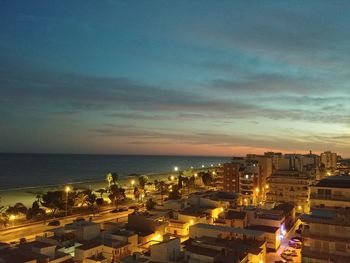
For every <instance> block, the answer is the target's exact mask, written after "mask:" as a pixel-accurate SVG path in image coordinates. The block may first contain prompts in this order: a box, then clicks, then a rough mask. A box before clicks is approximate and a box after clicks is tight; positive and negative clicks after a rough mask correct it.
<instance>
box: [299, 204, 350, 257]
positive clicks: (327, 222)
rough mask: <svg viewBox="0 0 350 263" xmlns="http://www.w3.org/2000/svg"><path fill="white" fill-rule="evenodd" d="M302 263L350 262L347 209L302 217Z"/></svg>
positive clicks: (325, 211)
mask: <svg viewBox="0 0 350 263" xmlns="http://www.w3.org/2000/svg"><path fill="white" fill-rule="evenodd" d="M300 219H301V221H302V223H303V224H304V228H303V232H302V236H303V238H304V243H303V247H302V252H301V254H302V262H305V263H316V262H317V263H329V262H333V263H345V262H350V211H349V210H346V209H321V210H318V209H316V210H313V211H312V213H311V214H304V215H302V216H301V218H300Z"/></svg>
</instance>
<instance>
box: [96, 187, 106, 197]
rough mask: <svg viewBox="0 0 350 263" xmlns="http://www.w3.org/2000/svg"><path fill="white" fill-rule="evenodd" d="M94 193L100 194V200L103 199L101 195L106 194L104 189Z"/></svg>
mask: <svg viewBox="0 0 350 263" xmlns="http://www.w3.org/2000/svg"><path fill="white" fill-rule="evenodd" d="M96 192H97V193H99V194H100V197H101V198H102V197H103V194H105V193H107V191H106V189H104V188H101V189H98V190H97V191H96Z"/></svg>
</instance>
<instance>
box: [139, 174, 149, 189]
mask: <svg viewBox="0 0 350 263" xmlns="http://www.w3.org/2000/svg"><path fill="white" fill-rule="evenodd" d="M138 179H139V185H140V187H141V188H142V189H144V188H145V185H146V184H147V182H148V181H149V179H148V176H147V175H141V176H140V177H139V178H138Z"/></svg>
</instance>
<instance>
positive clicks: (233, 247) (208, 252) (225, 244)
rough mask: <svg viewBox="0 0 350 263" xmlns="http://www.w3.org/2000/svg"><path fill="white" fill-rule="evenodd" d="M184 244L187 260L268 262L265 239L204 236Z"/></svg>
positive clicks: (234, 262) (241, 262) (235, 262)
mask: <svg viewBox="0 0 350 263" xmlns="http://www.w3.org/2000/svg"><path fill="white" fill-rule="evenodd" d="M183 244H184V251H185V260H186V261H187V262H193V263H195V262H208V263H209V262H213V263H214V262H232V263H243V262H244V263H245V262H254V263H260V262H266V261H265V260H266V247H265V242H264V241H257V240H249V242H247V240H243V239H230V240H228V239H222V238H216V237H208V236H203V237H200V238H195V239H192V238H191V239H189V240H187V241H185V242H184V243H183Z"/></svg>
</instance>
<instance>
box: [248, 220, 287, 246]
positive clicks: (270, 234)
mask: <svg viewBox="0 0 350 263" xmlns="http://www.w3.org/2000/svg"><path fill="white" fill-rule="evenodd" d="M246 229H250V230H257V231H261V232H264V237H265V240H266V249H267V250H268V251H277V250H278V249H279V247H280V245H281V240H282V234H281V229H280V228H279V227H274V226H265V225H250V226H247V227H246Z"/></svg>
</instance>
